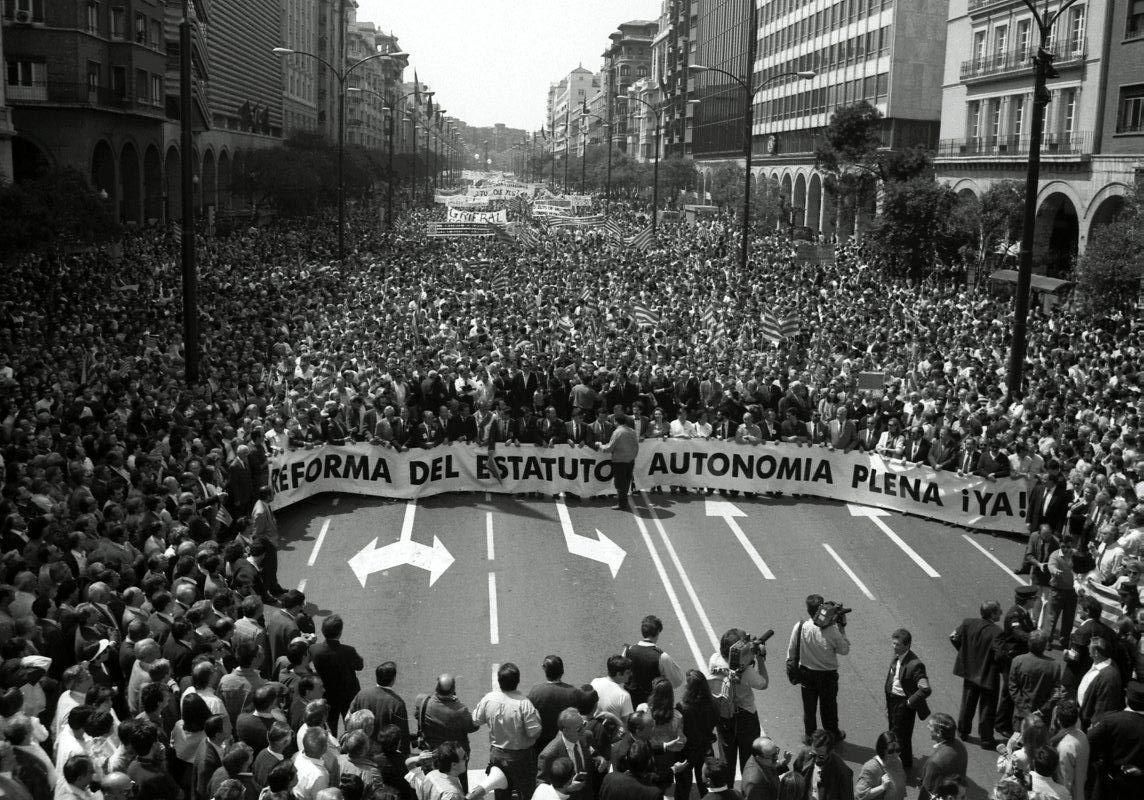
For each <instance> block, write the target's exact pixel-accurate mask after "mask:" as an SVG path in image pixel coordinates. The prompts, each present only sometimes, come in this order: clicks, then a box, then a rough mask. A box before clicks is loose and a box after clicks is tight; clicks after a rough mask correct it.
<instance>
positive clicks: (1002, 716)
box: [994, 586, 1037, 739]
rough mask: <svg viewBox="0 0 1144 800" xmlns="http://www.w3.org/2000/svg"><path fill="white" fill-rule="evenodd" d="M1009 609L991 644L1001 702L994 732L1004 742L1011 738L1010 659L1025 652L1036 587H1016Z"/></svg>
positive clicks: (998, 704) (1032, 627)
mask: <svg viewBox="0 0 1144 800" xmlns="http://www.w3.org/2000/svg"><path fill="white" fill-rule="evenodd" d="M1013 594H1014V597H1013V607H1012V608H1010V609H1009V610H1008V611H1006V612H1005V618H1004V619H1003V620H1002V622H1001V633H999V634H997V638H996V639H995V640H994V647H995V648H996V650H995V654H996V657H997V658H996V661H997V670H998V673H999V680H1000V683H1001V687H1000V688H1001V699H1000V701H999V702H998V703H997V723H996V730H997V733H998V734H1000V735H1001V736H1002V737H1004V738H1006V739H1007V738H1009V737H1010V736H1012V735H1013V696H1012V695H1011V694H1010V693H1009V666H1010V665H1011V664H1012V663H1013V659H1014V658H1016V657H1017V656H1019V655H1022V654H1023V653H1027V652H1029V634H1030V633H1032V632H1033V631H1034V630H1035V629H1036V627H1037V625H1036V623H1035V622H1034V621H1033V616H1032V614H1030V613H1029V609H1031V608H1032V607H1033V604H1034V603H1036V602H1037V587H1035V586H1018V587H1017V589H1016V591H1015V592H1014V593H1013Z"/></svg>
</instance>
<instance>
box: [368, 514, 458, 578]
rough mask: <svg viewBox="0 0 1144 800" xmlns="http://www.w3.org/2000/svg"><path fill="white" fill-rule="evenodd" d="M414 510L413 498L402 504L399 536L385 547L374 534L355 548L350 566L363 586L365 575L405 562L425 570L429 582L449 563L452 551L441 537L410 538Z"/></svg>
mask: <svg viewBox="0 0 1144 800" xmlns="http://www.w3.org/2000/svg"><path fill="white" fill-rule="evenodd" d="M416 513H417V502H416V501H415V500H410V501H409V502H408V503H406V505H405V519H404V520H403V521H402V524H401V538H400V539H398V540H397V541H396V542H393V543H392V544H387V545H386V546H385V547H378V546H377V537H374V539H373V541H371V542H370V543H369V544H367V545H366V546H365V547H363V548H362V549H361V550H359V551H358V552H357V553H356V554H355V555H354V556H353V557H352V558H351V559H350V560H349V565H350V569H352V570H353V573H354V576H356V577H357V579H358V583H360V584H361V585H362V588H363V589H364V588H365V583H366V579H367V578H369V576H370V575H372V574H373V573H375V572H384V571H385V570H387V569H392V568H393V567H398V566H401V565H402V564H408V565H409V566H411V567H418V568H420V569H423V570H425V571H426V572H428V573H429V585H430V586H432V585H433V584H435V583H436V582H437V579H438V578H440V577H441V576H442V575H443V574H445V570H447V569H448V568H449V567H450V566H452V564H453V560H454V559H453V554H452V553H450V552H449V551H448V550H447V549H446V548H445V545H443V544H442V543H441V540H440V539H438V538H437V537H436V536H434V537H433V546H432V547H430V546H429V545H425V544H421V543H419V542H415V541H413V517H414V515H415V514H416Z"/></svg>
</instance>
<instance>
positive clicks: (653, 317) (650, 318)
mask: <svg viewBox="0 0 1144 800" xmlns="http://www.w3.org/2000/svg"><path fill="white" fill-rule="evenodd" d="M632 319H633V320H635V322H636V324H637V325H640V326H644V325H650V326H652V327H655V326H656V325H659V313H658V312H655V311H652V310H651V309H650V308H648V307H647V306H645V305H644V304H643V303H632Z"/></svg>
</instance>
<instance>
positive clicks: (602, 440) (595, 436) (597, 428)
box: [588, 413, 616, 447]
mask: <svg viewBox="0 0 1144 800" xmlns="http://www.w3.org/2000/svg"><path fill="white" fill-rule="evenodd" d="M588 430H590V431H591V439H590V441H589V442H588V444H597V445H600V446H601V447H602V446H603V445H605V444H607V443H608V442H609V441H610V440H611V438H612V434H613V433H614V432H615V430H616V428H615V426H614V425H612V423H610V422H608V419H607V416H606V415H605V414H603V413H600V414H598V415H597V416H596V419H595V420H593V421H592V423H591V424H590V425H589V426H588Z"/></svg>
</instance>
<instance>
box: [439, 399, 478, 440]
mask: <svg viewBox="0 0 1144 800" xmlns="http://www.w3.org/2000/svg"><path fill="white" fill-rule="evenodd" d="M445 438H446V439H447V440H448V441H449V443H450V444H452V443H453V442H461V441H463V442H465V443H467V444H476V442H477V440H478V438H479V433H478V431H477V420H476V418H475V417H473V412H472V409H471V408H470V406H468V405H466V404H464V403H461V404H460V408H459V409H458V413H456V414H453V415H452V416H450V417H449V422H448V424H447V425H446V426H445Z"/></svg>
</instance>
